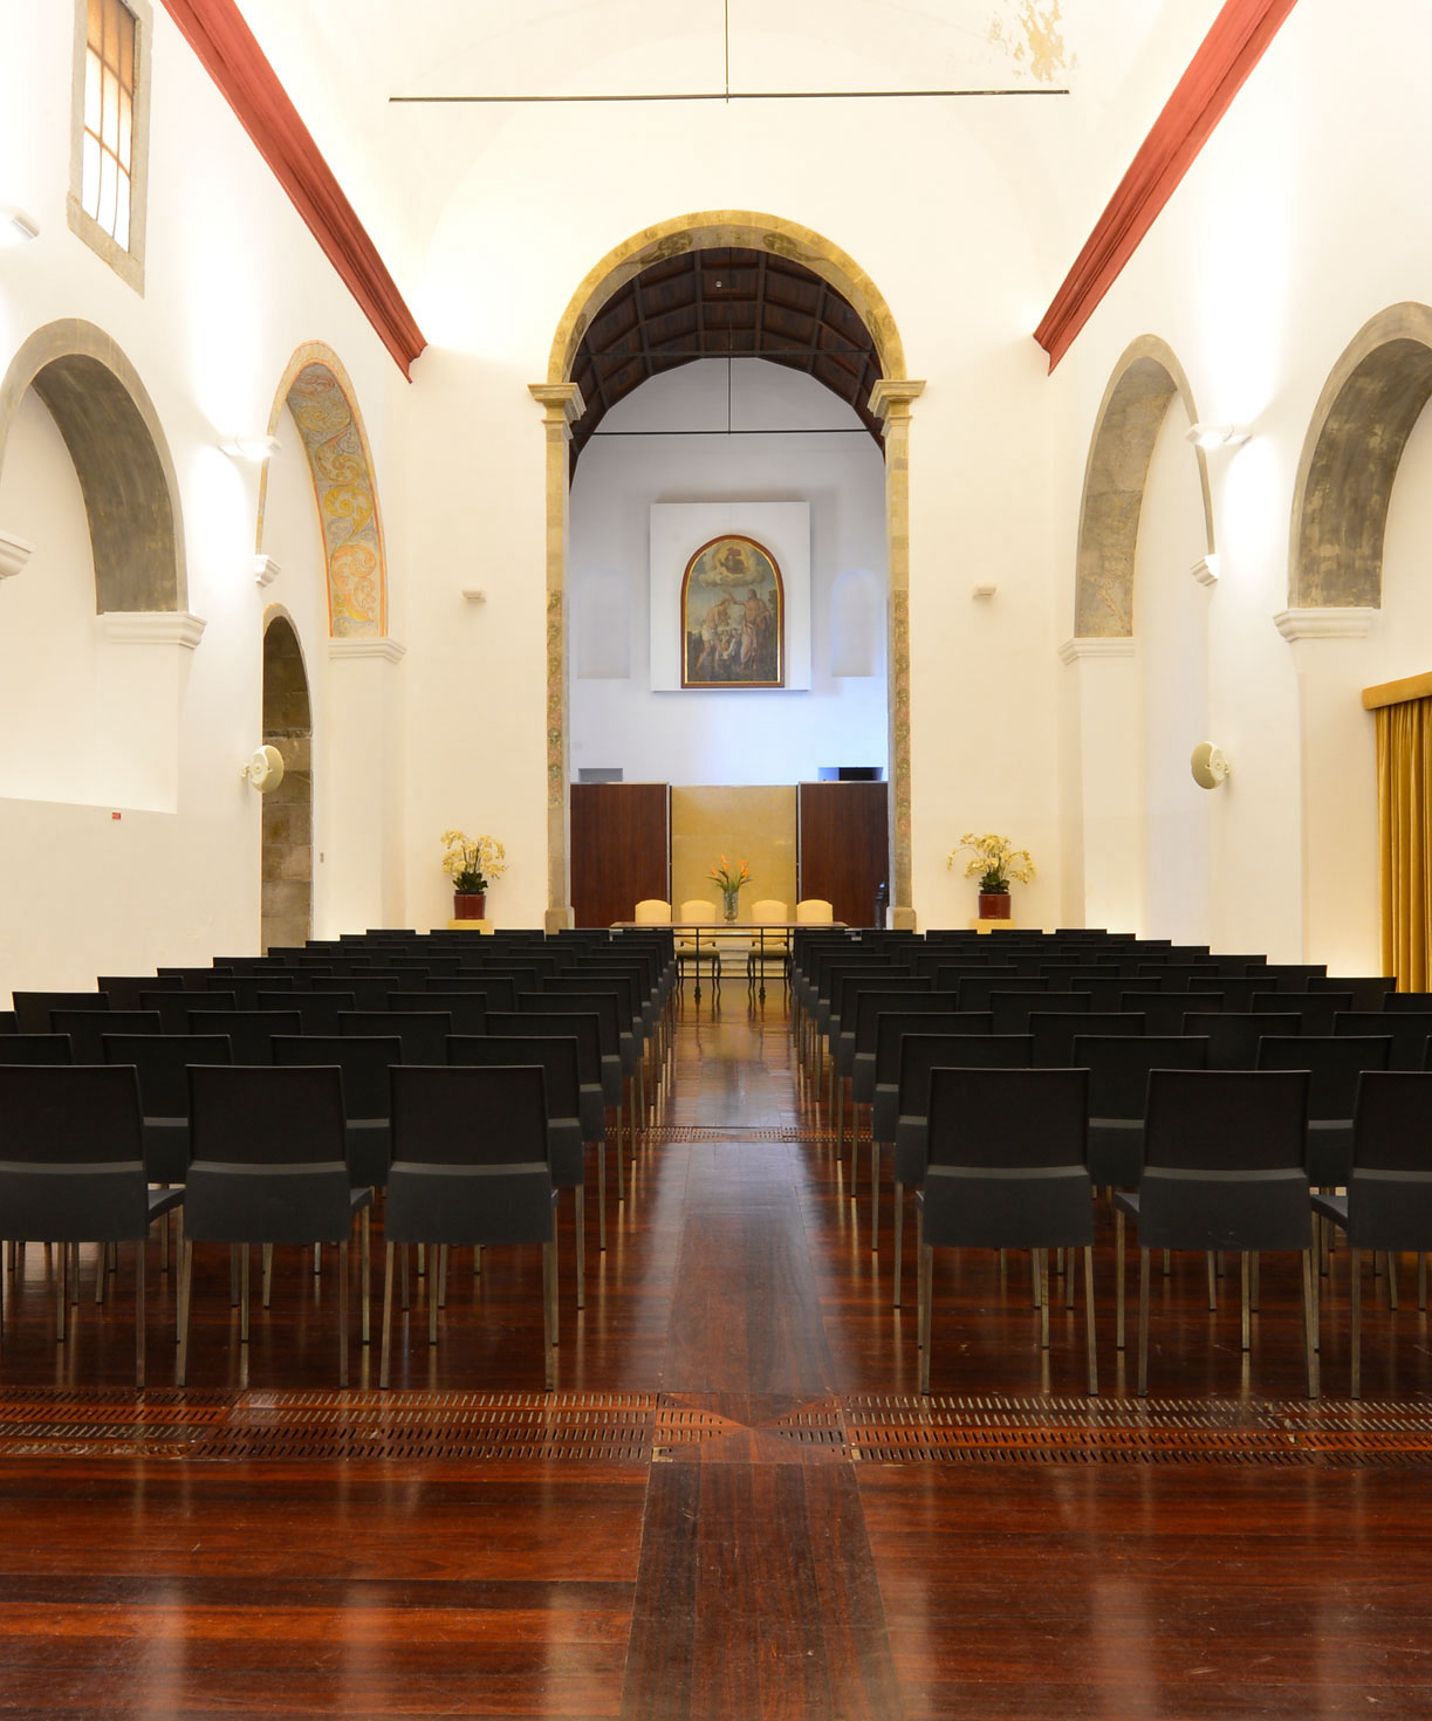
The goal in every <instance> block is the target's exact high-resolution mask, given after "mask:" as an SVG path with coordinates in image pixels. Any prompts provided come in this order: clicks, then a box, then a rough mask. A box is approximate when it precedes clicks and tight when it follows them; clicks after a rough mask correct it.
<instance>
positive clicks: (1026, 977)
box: [959, 972, 1049, 1010]
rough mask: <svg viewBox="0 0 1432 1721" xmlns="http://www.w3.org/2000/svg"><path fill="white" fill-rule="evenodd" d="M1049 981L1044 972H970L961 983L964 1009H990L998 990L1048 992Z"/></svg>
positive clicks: (961, 1001) (962, 1006)
mask: <svg viewBox="0 0 1432 1721" xmlns="http://www.w3.org/2000/svg"><path fill="white" fill-rule="evenodd" d="M1048 990H1049V982H1048V981H1047V980H1046V979H1045V978H1044V976H1043V975H1042V974H1014V975H1010V974H996V973H989V972H986V973H983V974H969V975H966V976H965V978H964V979H963V980H961V981H960V983H959V993H960V1008H961V1009H962V1010H989V1009H991V1008H992V1007H993V1006H992V1005H991V1004H990V999H991V997H993V995H994V994H995V993H996V992H1047V991H1048Z"/></svg>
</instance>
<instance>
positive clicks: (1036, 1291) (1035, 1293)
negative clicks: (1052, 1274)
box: [1029, 1249, 1044, 1309]
mask: <svg viewBox="0 0 1432 1721" xmlns="http://www.w3.org/2000/svg"><path fill="white" fill-rule="evenodd" d="M1029 1294H1030V1298H1031V1302H1030V1307H1031V1308H1035V1309H1037V1308H1038V1307H1039V1306H1040V1304H1041V1303H1043V1301H1044V1295H1043V1291H1042V1288H1041V1286H1040V1283H1039V1259H1038V1257H1037V1255H1036V1254H1035V1252H1034V1251H1033V1250H1032V1249H1031V1250H1030V1252H1029Z"/></svg>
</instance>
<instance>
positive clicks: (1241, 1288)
mask: <svg viewBox="0 0 1432 1721" xmlns="http://www.w3.org/2000/svg"><path fill="white" fill-rule="evenodd" d="M1238 1310H1239V1317H1240V1325H1241V1336H1242V1340H1243V1354H1244V1355H1245V1356H1246V1355H1247V1354H1248V1352H1249V1350H1250V1349H1251V1348H1252V1344H1251V1339H1252V1334H1251V1331H1250V1327H1251V1322H1250V1321H1249V1318H1248V1251H1247V1250H1246V1249H1240V1250H1239V1252H1238Z"/></svg>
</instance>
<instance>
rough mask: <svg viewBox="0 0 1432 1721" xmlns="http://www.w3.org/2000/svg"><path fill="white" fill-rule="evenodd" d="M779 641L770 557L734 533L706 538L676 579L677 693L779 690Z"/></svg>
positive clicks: (777, 592) (782, 603) (778, 590)
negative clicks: (678, 593) (678, 590)
mask: <svg viewBox="0 0 1432 1721" xmlns="http://www.w3.org/2000/svg"><path fill="white" fill-rule="evenodd" d="M785 638H786V591H785V584H784V582H783V580H782V578H781V569H780V564H779V563H778V562H777V561H776V558H775V556H774V555H772V553H771V552H770V550H768V549H767V548H766V546H765V545H764V544H761V543H758V542H757V541H756V539H754V538H748V537H746V536H745V535H744V534H743V533H740V532H723V533H722V534H721V536H720V537H718V538H709V539H708V540H707V541H706V542H705V543H704V544H702V545H701V546H700V548H699V549H697V550H696V551H695V553H694V554H693V555H692V556H691V558H690V560H689V561H688V562H687V564H686V570H685V572H684V573H683V574H682V577H681V685H682V687H683V688H700V689H709V688H771V687H784V686H785V656H786V654H785Z"/></svg>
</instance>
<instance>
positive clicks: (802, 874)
mask: <svg viewBox="0 0 1432 1721" xmlns="http://www.w3.org/2000/svg"><path fill="white" fill-rule="evenodd" d="M889 876H890V785H889V784H888V783H801V784H799V785H798V787H797V800H796V878H797V881H798V882H797V888H798V891H799V894H800V897H801V900H802V901H804V900H805V899H806V898H808V897H821V898H823V899H824V900H825V901H826V902H828V903H829V904H830V905H831V909H832V911H833V913H834V916H835V918H836V919H837V920H843V921H844V922H845V923H846V925H847V926H870V925H872V924H873V920H874V915H875V893H876V892H877V891H878V890H879V889H880V886H881V885H882V884H885V883H887V882H888V880H889Z"/></svg>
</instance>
